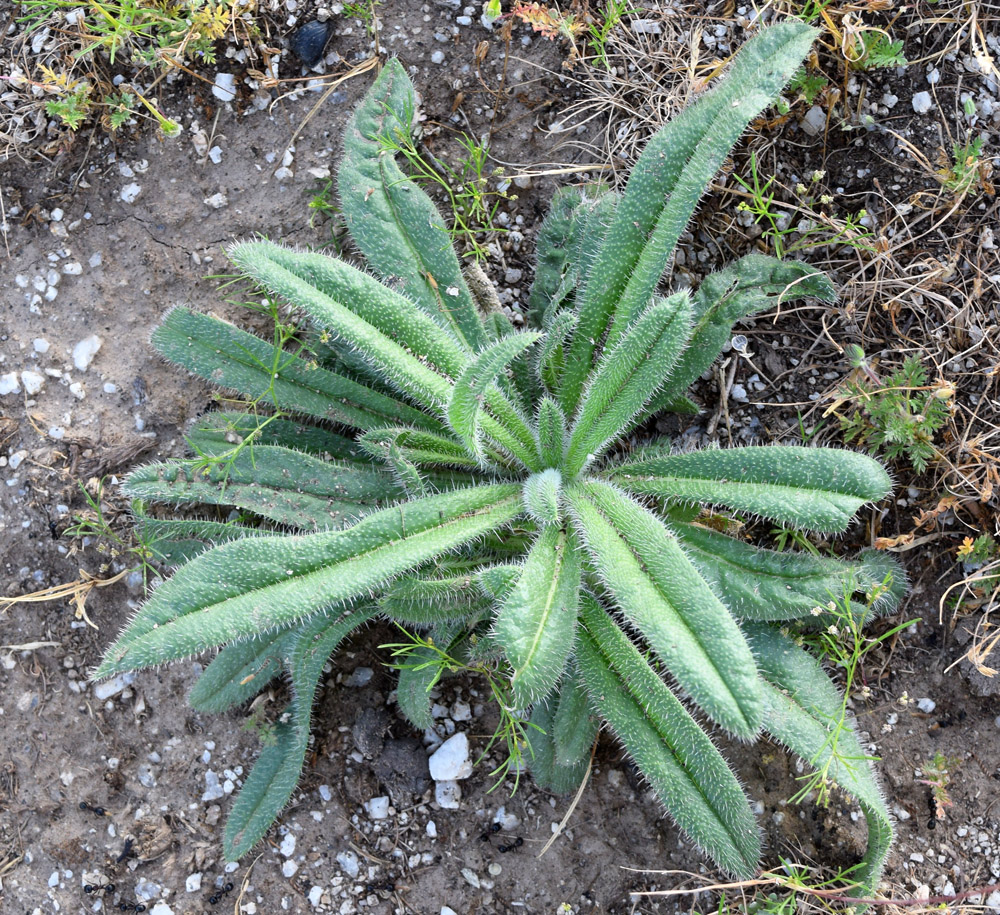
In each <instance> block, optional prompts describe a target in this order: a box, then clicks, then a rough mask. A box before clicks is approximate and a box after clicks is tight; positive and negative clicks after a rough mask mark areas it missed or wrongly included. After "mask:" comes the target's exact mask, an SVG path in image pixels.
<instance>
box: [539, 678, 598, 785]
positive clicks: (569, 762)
mask: <svg viewBox="0 0 1000 915" xmlns="http://www.w3.org/2000/svg"><path fill="white" fill-rule="evenodd" d="M599 726H600V722H599V720H598V718H597V716H596V715H594V713H593V712H592V711H591V703H590V697H589V696H588V695H587V690H586V689H585V688H584V686H583V684H582V683H581V681H580V673H579V671H578V670H577V666H576V664H575V663H572V664H570V666H569V669H568V670H567V671H566V676H564V677H563V679H562V682H561V683H560V684H559V692H558V699H557V701H556V706H555V711H554V712H553V714H552V727H551V730H550V734H551V736H552V748H553V753H554V756H553V761H554V762H555V764H556V765H558V766H566V767H567V768H570V769H574V768H576V767H578V766H579V765H580V764H581V763H586V762H587V760H589V759H590V751H591V749H592V748H593V746H594V740H595V738H596V737H597V730H598V727H599Z"/></svg>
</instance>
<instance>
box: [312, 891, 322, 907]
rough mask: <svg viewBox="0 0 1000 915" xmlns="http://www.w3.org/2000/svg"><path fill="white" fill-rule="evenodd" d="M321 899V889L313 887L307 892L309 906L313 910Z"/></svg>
mask: <svg viewBox="0 0 1000 915" xmlns="http://www.w3.org/2000/svg"><path fill="white" fill-rule="evenodd" d="M322 898H323V887H321V886H314V887H312V888H311V889H310V890H309V905H311V906H312V907H313V908H316V906H318V905H319V903H320V900H321V899H322Z"/></svg>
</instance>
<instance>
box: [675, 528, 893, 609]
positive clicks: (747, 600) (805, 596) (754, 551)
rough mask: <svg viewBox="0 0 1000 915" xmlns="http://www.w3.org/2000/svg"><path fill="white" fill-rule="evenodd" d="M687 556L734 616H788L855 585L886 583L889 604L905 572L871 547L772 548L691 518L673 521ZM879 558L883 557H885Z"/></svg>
mask: <svg viewBox="0 0 1000 915" xmlns="http://www.w3.org/2000/svg"><path fill="white" fill-rule="evenodd" d="M673 529H674V531H675V532H676V533H677V536H678V537H680V538H681V540H682V542H683V545H684V550H685V552H686V553H687V555H688V558H689V559H690V560H691V561H692V562H693V563H694V564H695V566H696V567H697V569H698V571H699V572H700V573H701V576H702V578H704V579H705V580H706V581H707V582H708V583H709V584H710V585H711V586H712V588H713V589H714V590H715V593H716V594H718V595H720V597H723V599H724V600H725V602H726V606H728V607H729V608H730V610H732V612H733V614H734V615H735V616H736V617H738V618H739V619H746V620H789V619H798V618H801V617H808V616H810V615H811V614H813V612H814V610H815V609H816V608H817V607H822V608H825V607H826V605H827V604H828V603H829V602H830V601H831V600H841V599H843V598H844V596H845V592H846V595H847V596H850V594H851V593H853V592H854V591H859V590H864V591H868V590H871V589H873V588H874V587H876V586H878V585H881V584H882V582H883V581H884V580H885V578H886V576H889V577H890V581H891V587H890V589H889V591H888V592H886V594H885V595H884V596H883V598H882V605H883V606H884V607H885V609H886V610H891V609H892V608H893V607H894V606H895V605H896V604H898V602H899V599H900V597H901V596H902V593H903V592H904V591H905V588H906V577H905V575H904V574H903V571H902V569H901V568H899V566H898V564H896V563H894V562H893V560H892V559H891V558H890V557H886V556H884V555H883V554H880V553H875V552H874V551H871V552H869V553H866V554H864V555H863V556H862V559H861V561H860V562H844V561H843V560H839V559H828V558H826V557H822V556H813V555H811V554H809V553H790V552H780V553H779V552H777V551H775V550H764V549H759V548H758V547H754V546H751V545H750V544H748V543H743V542H742V541H740V540H736V539H734V538H732V537H727V536H726V535H725V534H717V533H715V532H714V531H710V530H706V529H705V528H703V527H698V526H697V525H691V524H677V525H675V526H674V528H673ZM884 560H888V562H885V561H884Z"/></svg>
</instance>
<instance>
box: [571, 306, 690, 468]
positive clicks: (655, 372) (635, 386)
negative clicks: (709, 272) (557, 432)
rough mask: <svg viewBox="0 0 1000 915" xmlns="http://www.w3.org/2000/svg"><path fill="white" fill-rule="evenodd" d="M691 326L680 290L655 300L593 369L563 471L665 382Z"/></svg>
mask: <svg viewBox="0 0 1000 915" xmlns="http://www.w3.org/2000/svg"><path fill="white" fill-rule="evenodd" d="M690 325H691V302H690V299H689V297H688V295H687V293H686V292H681V293H677V294H676V295H672V296H671V297H670V298H669V299H664V300H661V301H657V302H655V303H654V304H653V305H652V306H651V307H650V308H649V309H647V310H646V312H645V313H644V314H643V315H642V316H641V317H640V318H639V320H638V321H636V322H635V325H634V326H633V327H631V328H629V330H628V331H627V333H626V334H625V336H624V337H623V338H622V340H621V342H620V343H619V344H618V345H617V346H615V347H614V348H613V349H610V350H608V351H607V352H606V353H605V354H604V356H603V357H602V358H601V361H600V363H599V364H598V365H597V367H596V368H595V369H594V374H593V380H592V381H591V383H590V384H589V385H588V386H587V390H586V392H585V393H584V396H583V402H582V405H581V407H580V412H579V414H578V416H577V418H576V421H575V422H574V425H573V429H572V431H571V432H570V437H569V445H568V446H567V449H566V461H565V469H566V473H567V475H574V474H577V473H579V472H580V470H581V469H582V468H583V467H584V466H585V465H586V464H587V463H588V462H590V461H592V460H593V459H594V458H595V457H596V456H597V455H599V454H600V453H601V452H602V451H603V450H604V449H605V448H606V447H607V446H608V445H609V444H610V443H611V442H613V441H615V440H616V439H617V438H618V436H619V435H620V433H621V430H622V429H623V428H625V427H627V426H628V425H629V423H630V422H631V421H632V418H633V417H634V416H635V415H636V414H637V413H639V412H640V411H641V410H642V408H643V407H644V406H645V405H646V404H647V403H648V402H649V400H650V398H651V397H652V396H653V395H654V394H655V393H656V391H657V389H658V388H659V387H660V385H661V384H663V382H664V381H665V380H666V378H667V376H668V375H669V374H670V370H671V369H672V367H673V366H674V364H675V363H676V362H677V359H678V358H679V357H680V354H681V351H682V349H683V348H684V344H685V341H686V340H687V335H688V332H689V330H690Z"/></svg>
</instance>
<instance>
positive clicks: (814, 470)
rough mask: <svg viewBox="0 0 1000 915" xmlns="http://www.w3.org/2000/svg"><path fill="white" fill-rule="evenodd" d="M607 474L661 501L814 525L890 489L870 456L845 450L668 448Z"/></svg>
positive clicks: (837, 518) (846, 516)
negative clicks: (670, 451)
mask: <svg viewBox="0 0 1000 915" xmlns="http://www.w3.org/2000/svg"><path fill="white" fill-rule="evenodd" d="M611 478H612V479H613V480H614V481H615V482H616V483H619V484H620V485H621V486H623V487H624V488H625V489H626V490H628V491H629V492H632V493H638V494H643V495H651V496H658V497H660V498H663V499H666V500H668V501H669V502H675V503H696V502H700V503H703V504H708V505H725V506H727V507H729V508H732V509H735V510H736V511H741V512H750V513H752V514H755V515H760V516H762V517H764V518H771V519H773V520H775V521H780V522H782V523H783V524H790V525H793V526H795V527H801V528H807V529H809V530H815V531H825V532H839V531H843V530H846V528H847V525H848V524H849V523H850V521H851V519H852V518H853V517H854V515H855V513H856V512H857V511H858V510H859V509H860V508H861V507H862V506H863V505H865V504H867V503H869V502H878V501H881V500H882V499H884V498H885V497H886V496H887V495H888V494H889V492H890V491H891V489H892V483H891V481H890V480H889V475H888V474H887V473H886V472H885V469H884V468H883V467H882V465H881V464H879V463H878V462H877V461H874V460H872V459H871V458H870V457H867V456H866V455H863V454H857V453H855V452H853V451H844V450H836V449H832V448H803V447H798V446H793V445H770V446H754V447H749V448H729V449H720V450H715V451H698V452H692V453H690V454H675V455H670V456H669V457H663V458H659V459H654V460H649V461H637V462H630V463H624V464H619V465H618V466H617V467H616V468H615V470H614V472H613V474H612V475H611Z"/></svg>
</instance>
